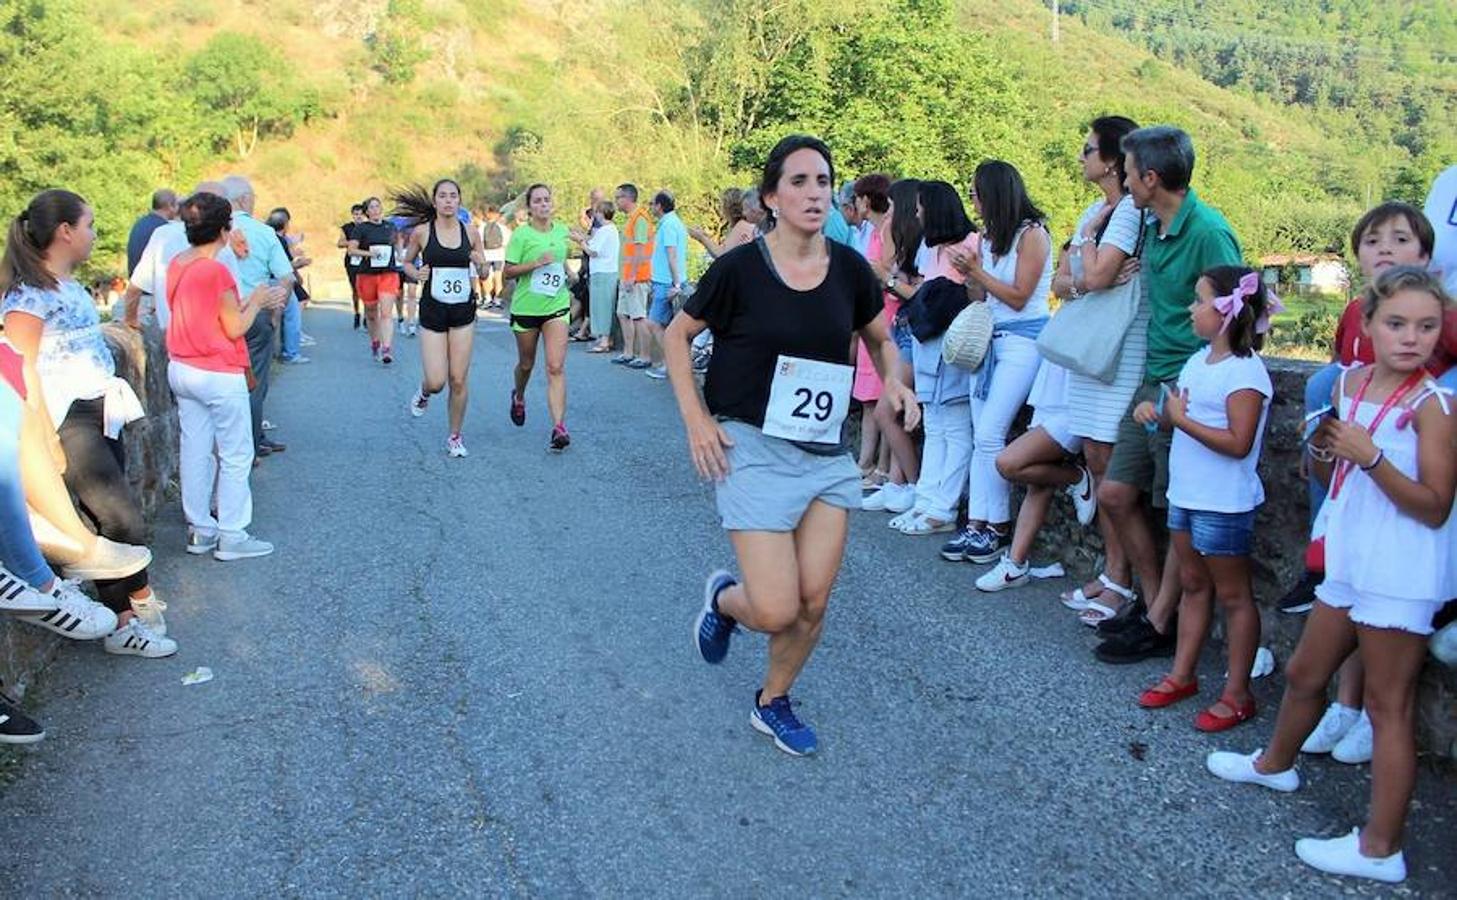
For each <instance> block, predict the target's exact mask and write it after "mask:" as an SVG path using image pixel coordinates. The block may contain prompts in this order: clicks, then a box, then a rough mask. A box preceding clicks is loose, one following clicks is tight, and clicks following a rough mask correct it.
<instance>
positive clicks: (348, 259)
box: [339, 222, 359, 269]
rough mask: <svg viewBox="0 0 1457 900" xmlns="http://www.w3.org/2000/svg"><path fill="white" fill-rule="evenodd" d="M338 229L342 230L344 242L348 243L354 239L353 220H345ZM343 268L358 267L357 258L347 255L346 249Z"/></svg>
mask: <svg viewBox="0 0 1457 900" xmlns="http://www.w3.org/2000/svg"><path fill="white" fill-rule="evenodd" d="M339 230H340V231H343V232H344V241H345V243H348V242H349V241H352V240H354V223H353V222H345V223H344V224H343V225H342V226H341V227H340V229H339ZM344 268H346V269H357V268H359V260H356V259H355V258H354V257H352V256H350V255H349V251H347V250H346V251H344Z"/></svg>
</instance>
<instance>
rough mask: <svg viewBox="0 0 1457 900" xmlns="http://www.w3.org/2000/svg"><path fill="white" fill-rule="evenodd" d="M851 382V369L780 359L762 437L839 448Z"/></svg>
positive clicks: (814, 361) (775, 371) (813, 362)
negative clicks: (836, 446) (837, 445)
mask: <svg viewBox="0 0 1457 900" xmlns="http://www.w3.org/2000/svg"><path fill="white" fill-rule="evenodd" d="M854 380H855V367H854V366H846V365H840V364H837V363H827V362H820V361H818V360H813V359H800V358H799V357H796V356H780V357H779V361H778V362H776V363H775V364H774V381H773V382H772V383H771V384H770V386H769V405H768V406H767V407H766V408H765V410H764V433H765V434H767V435H769V436H770V437H777V438H784V439H785V440H790V441H801V442H803V443H807V444H838V443H839V442H840V428H841V426H842V425H844V424H845V416H846V414H848V413H849V411H850V386H851V384H852V383H853V382H854Z"/></svg>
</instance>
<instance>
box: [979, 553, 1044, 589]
mask: <svg viewBox="0 0 1457 900" xmlns="http://www.w3.org/2000/svg"><path fill="white" fill-rule="evenodd" d="M1031 573H1032V563H1030V562H1025V563H1022V564H1021V565H1018V564H1017V563H1014V562H1012V557H1011V556H1010V555H1008V554H1005V553H1003V554H1002V558H1001V560H999V561H998V562H997V564H996V565H995V566H993V567H992V569H991V571H990V572H986V573H984V574H983V575H982V576H981V577H980V578H978V579H977V580H976V589H977V590H979V591H986V592H987V593H991V592H992V591H1000V590H1004V589H1006V588H1014V587H1020V586H1021V585H1024V584H1026V583H1027V582H1029V581H1031V580H1032V574H1031Z"/></svg>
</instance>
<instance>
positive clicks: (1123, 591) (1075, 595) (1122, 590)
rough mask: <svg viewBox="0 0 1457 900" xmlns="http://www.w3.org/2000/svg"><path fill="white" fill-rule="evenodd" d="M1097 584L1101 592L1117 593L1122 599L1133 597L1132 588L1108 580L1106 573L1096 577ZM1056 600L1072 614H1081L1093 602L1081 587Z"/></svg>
mask: <svg viewBox="0 0 1457 900" xmlns="http://www.w3.org/2000/svg"><path fill="white" fill-rule="evenodd" d="M1098 583H1099V584H1101V585H1102V586H1103V590H1105V591H1113V592H1114V593H1117V594H1119V595H1120V596H1123V597H1132V596H1133V589H1132V588H1126V587H1124V586H1123V585H1121V584H1119V583H1118V582H1116V581H1114V580H1113V579H1111V578H1109V577H1108V575H1107V573H1103V574H1101V575H1099V576H1098ZM1101 593H1103V591H1099V592H1098V594H1101ZM1094 596H1097V595H1094ZM1058 599H1059V600H1061V601H1062V605H1063V606H1066V607H1067V608H1068V609H1070V610H1072V611H1073V612H1082V611H1083V610H1085V609H1087V608H1088V606H1090V605H1091V604H1092V602H1093V598H1092V597H1089V596H1088V595H1087V594H1084V593H1083V589H1082V587H1081V586H1079V587H1078V588H1077V590H1075V591H1073V592H1072V593H1071V594H1063V595H1062V596H1060V597H1059V598H1058Z"/></svg>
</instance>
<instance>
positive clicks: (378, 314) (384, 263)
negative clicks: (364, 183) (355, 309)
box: [348, 197, 400, 365]
mask: <svg viewBox="0 0 1457 900" xmlns="http://www.w3.org/2000/svg"><path fill="white" fill-rule="evenodd" d="M364 215H365V220H364V221H363V222H360V223H359V224H357V225H355V226H354V237H352V238H351V239H350V240H349V244H348V249H349V253H350V254H352V255H355V256H359V257H362V260H361V264H360V267H359V274H357V275H355V276H354V284H355V288H356V290H358V291H359V299H360V301H361V302H363V303H364V317H365V319H366V320H368V322H369V349H370V352H371V353H373V354H374V358H375V359H377V360H379V361H380V362H382V363H384V364H385V365H389V364H390V363H392V362H394V353H393V351H391V349H390V342H391V341H392V340H393V339H394V336H395V302H396V301H397V300H399V298H400V273H399V272H396V271H395V226H393V225H391V224H390V223H389V221H388V220H386V219H385V217H384V204H382V203H380V201H379V198H378V197H370V198H369V199H368V200H366V201H364Z"/></svg>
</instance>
